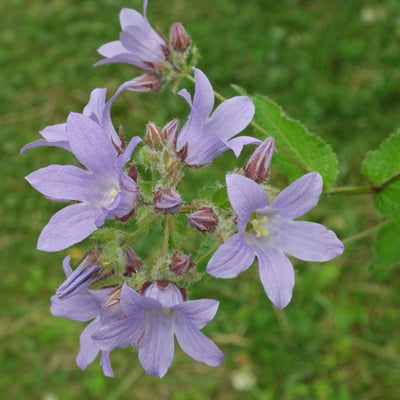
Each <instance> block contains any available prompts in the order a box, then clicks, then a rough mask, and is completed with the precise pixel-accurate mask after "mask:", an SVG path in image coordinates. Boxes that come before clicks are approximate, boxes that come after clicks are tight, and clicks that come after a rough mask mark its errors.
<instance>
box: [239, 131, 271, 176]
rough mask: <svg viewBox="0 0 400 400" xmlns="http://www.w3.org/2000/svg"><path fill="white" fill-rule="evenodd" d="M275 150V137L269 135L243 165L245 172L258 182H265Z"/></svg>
mask: <svg viewBox="0 0 400 400" xmlns="http://www.w3.org/2000/svg"><path fill="white" fill-rule="evenodd" d="M274 151H275V145H274V139H273V138H272V137H268V138H267V139H265V140H264V141H263V142H262V143H261V144H260V145H259V146H258V147H257V149H256V150H255V151H254V153H253V154H252V155H251V157H250V158H249V161H247V163H246V164H245V165H244V166H243V171H244V174H245V175H246V176H247V177H248V178H250V179H252V180H253V181H255V182H257V183H262V182H264V181H265V179H267V178H268V174H269V166H270V164H271V159H272V155H273V154H274Z"/></svg>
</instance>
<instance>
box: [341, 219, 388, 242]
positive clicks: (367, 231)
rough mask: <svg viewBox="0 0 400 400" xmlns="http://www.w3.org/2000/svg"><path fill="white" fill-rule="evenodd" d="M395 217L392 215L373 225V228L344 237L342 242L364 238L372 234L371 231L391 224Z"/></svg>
mask: <svg viewBox="0 0 400 400" xmlns="http://www.w3.org/2000/svg"><path fill="white" fill-rule="evenodd" d="M394 219H395V218H394V217H390V218H388V219H386V220H385V221H382V222H381V223H379V224H378V225H375V226H373V227H372V228H369V229H367V230H365V231H362V232H359V233H356V234H355V235H353V236H350V237H348V238H346V239H343V240H342V242H343V243H344V244H346V243H350V242H354V241H356V240H359V239H363V238H364V237H366V236H368V235H370V234H371V233H374V232H377V231H379V230H380V229H381V228H383V227H384V226H386V225H388V224H390V223H391V222H393V221H394Z"/></svg>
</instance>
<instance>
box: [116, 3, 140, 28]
mask: <svg viewBox="0 0 400 400" xmlns="http://www.w3.org/2000/svg"><path fill="white" fill-rule="evenodd" d="M143 20H144V17H143V15H142V14H140V13H139V12H137V11H136V10H133V9H131V8H123V9H122V10H121V12H120V13H119V22H120V24H121V28H122V30H124V29H126V28H127V27H128V26H130V25H139V24H142V23H143Z"/></svg>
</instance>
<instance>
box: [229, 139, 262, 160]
mask: <svg viewBox="0 0 400 400" xmlns="http://www.w3.org/2000/svg"><path fill="white" fill-rule="evenodd" d="M260 143H261V140H259V139H256V138H253V137H251V136H239V137H237V138H234V139H231V140H229V141H228V142H226V145H227V147H229V148H230V149H231V150H232V151H233V152H234V153H235V156H236V157H239V156H240V153H241V152H242V150H243V146H246V145H248V144H260Z"/></svg>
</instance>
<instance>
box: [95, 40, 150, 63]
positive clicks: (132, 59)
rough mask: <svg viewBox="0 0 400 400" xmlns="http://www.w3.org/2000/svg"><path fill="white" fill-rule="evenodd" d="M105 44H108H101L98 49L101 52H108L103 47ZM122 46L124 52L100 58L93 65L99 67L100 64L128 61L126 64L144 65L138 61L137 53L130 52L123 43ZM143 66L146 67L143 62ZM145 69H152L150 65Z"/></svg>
mask: <svg viewBox="0 0 400 400" xmlns="http://www.w3.org/2000/svg"><path fill="white" fill-rule="evenodd" d="M113 43H114V42H113ZM118 43H121V42H120V41H119V40H118ZM108 44H110V43H108ZM104 46H106V44H105V45H103V46H101V47H100V48H99V49H98V50H97V51H98V52H99V53H100V54H102V53H105V52H106V51H103V50H104V49H103V47H104ZM121 47H122V49H123V50H122V51H123V53H121V54H117V55H115V56H112V57H108V58H103V59H102V60H99V61H97V62H96V63H94V64H93V66H94V67H97V66H99V65H104V64H115V63H126V64H132V65H137V66H140V67H142V65H141V63H139V62H138V59H137V57H136V56H135V55H133V54H132V53H129V52H128V50H127V49H125V47H123V46H122V44H121ZM106 50H107V51H109V49H106ZM115 51H116V50H115ZM138 64H139V65H138ZM143 66H144V67H146V66H145V65H144V64H143ZM143 69H147V70H150V68H148V67H146V68H143Z"/></svg>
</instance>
